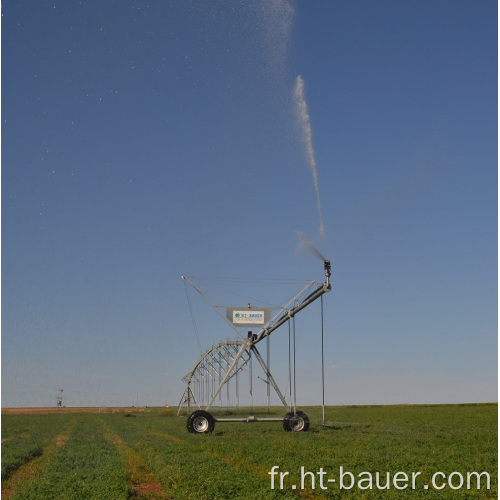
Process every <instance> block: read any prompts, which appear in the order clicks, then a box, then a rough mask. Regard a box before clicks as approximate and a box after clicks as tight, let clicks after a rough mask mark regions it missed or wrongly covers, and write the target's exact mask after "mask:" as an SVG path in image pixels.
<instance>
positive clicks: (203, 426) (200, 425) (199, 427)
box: [193, 417, 208, 432]
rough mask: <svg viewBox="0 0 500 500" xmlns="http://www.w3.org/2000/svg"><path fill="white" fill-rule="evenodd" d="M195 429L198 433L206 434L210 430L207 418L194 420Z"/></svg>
mask: <svg viewBox="0 0 500 500" xmlns="http://www.w3.org/2000/svg"><path fill="white" fill-rule="evenodd" d="M193 429H194V430H195V431H196V432H206V431H207V429H208V420H207V419H206V418H205V417H196V418H195V419H194V420H193Z"/></svg>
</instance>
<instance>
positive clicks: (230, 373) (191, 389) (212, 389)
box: [177, 260, 331, 434]
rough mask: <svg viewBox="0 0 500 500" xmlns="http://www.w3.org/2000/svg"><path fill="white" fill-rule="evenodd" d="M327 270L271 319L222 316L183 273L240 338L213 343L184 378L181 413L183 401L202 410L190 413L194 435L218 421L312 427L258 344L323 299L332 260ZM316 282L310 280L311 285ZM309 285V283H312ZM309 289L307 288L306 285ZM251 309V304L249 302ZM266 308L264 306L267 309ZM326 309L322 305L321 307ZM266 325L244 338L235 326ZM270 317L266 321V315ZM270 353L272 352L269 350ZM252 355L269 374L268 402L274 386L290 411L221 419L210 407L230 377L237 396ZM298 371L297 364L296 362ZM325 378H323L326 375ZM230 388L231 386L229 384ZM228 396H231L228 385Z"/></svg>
mask: <svg viewBox="0 0 500 500" xmlns="http://www.w3.org/2000/svg"><path fill="white" fill-rule="evenodd" d="M324 271H325V277H326V279H325V282H324V283H321V284H320V285H319V286H317V288H316V289H315V290H314V291H313V292H312V293H310V294H309V295H307V296H306V297H305V298H304V299H302V300H301V301H298V300H297V297H299V296H300V294H301V293H302V292H304V290H301V291H300V292H299V293H298V294H297V295H296V296H295V297H294V298H292V299H291V300H290V302H288V304H287V305H286V306H285V307H284V308H282V309H281V310H280V312H279V313H278V314H277V315H276V316H275V317H274V318H272V319H269V316H268V312H266V313H265V314H264V312H263V311H259V312H258V313H256V312H254V313H250V312H249V313H247V314H245V312H244V311H241V310H234V309H233V310H231V311H230V312H227V311H226V316H223V315H222V314H221V313H220V312H219V311H218V310H217V309H216V307H215V306H214V305H213V304H212V303H211V302H210V301H209V300H208V299H207V297H205V295H204V294H203V293H202V292H201V291H200V290H199V288H198V287H196V286H195V285H194V284H193V283H192V282H191V281H190V280H189V279H188V278H187V277H186V276H182V279H183V280H185V282H187V283H189V284H190V285H191V286H192V287H193V288H194V289H195V290H196V291H197V292H198V293H199V294H200V295H201V296H202V297H203V298H204V299H205V300H206V301H207V302H208V303H209V304H210V306H212V308H214V309H215V310H216V312H217V313H218V314H219V315H221V316H222V317H223V319H224V320H226V321H227V322H229V323H230V325H231V326H232V328H233V329H235V330H236V332H237V333H238V335H240V337H241V339H236V340H227V341H223V342H219V343H218V344H216V345H214V346H212V347H211V348H210V349H208V350H207V351H206V352H205V353H204V354H202V355H201V356H200V358H199V359H198V360H197V362H196V363H195V364H194V365H193V367H192V368H191V369H190V370H189V372H188V373H187V374H186V375H185V376H184V377H183V379H182V380H183V381H184V382H186V383H187V388H186V390H185V391H184V394H183V396H182V399H181V402H180V403H179V410H178V412H177V414H178V415H179V413H180V411H181V407H182V404H183V402H185V403H187V407H188V412H189V411H190V409H191V403H194V405H196V406H197V407H198V408H199V409H198V410H195V411H193V412H192V413H190V414H189V416H188V418H187V429H188V431H189V432H191V433H194V434H206V433H210V432H212V431H213V430H214V428H215V423H216V422H247V423H250V422H283V428H284V430H285V431H293V432H301V431H307V430H308V429H309V418H308V416H307V415H306V414H305V413H304V412H302V411H298V410H297V409H296V403H295V402H294V405H293V408H291V406H290V405H289V404H288V403H287V401H286V399H285V397H284V395H283V393H282V392H281V391H280V389H279V387H278V385H277V383H276V381H275V379H274V378H273V376H272V375H271V372H270V370H269V356H268V362H267V364H266V362H265V361H264V358H263V357H262V355H261V354H260V352H259V351H258V349H257V344H258V343H259V342H261V341H262V340H264V339H265V338H269V336H270V335H271V333H273V332H274V331H275V330H277V329H278V328H279V327H280V326H282V325H283V324H285V323H287V322H288V321H289V320H291V319H292V318H294V316H295V315H296V314H297V313H298V312H299V311H301V310H302V309H304V308H305V307H307V306H308V305H310V304H311V303H312V302H314V301H315V300H316V299H318V298H320V297H321V296H322V295H323V294H325V293H327V292H329V291H330V290H331V284H330V276H331V265H330V261H328V260H325V261H324ZM314 283H315V282H314V281H313V282H310V284H309V285H311V284H314ZM309 285H308V286H309ZM306 288H307V287H306ZM248 307H249V308H250V304H249V305H248ZM264 309H265V308H264ZM322 311H323V308H322ZM230 314H231V315H232V316H231V317H232V321H231V322H230V321H229V316H230ZM261 317H262V321H263V323H264V326H263V327H262V328H261V330H260V331H259V332H258V333H256V334H254V333H252V332H248V336H247V337H246V338H245V337H243V336H242V335H241V334H240V332H239V331H238V330H237V328H236V326H248V325H252V324H253V326H255V324H258V320H257V318H259V319H260V318H261ZM266 317H267V320H264V318H266ZM268 354H269V351H268ZM252 358H255V359H257V361H258V362H259V364H260V365H261V367H262V369H263V370H264V373H265V375H266V377H267V384H268V402H269V390H270V389H269V388H270V387H272V388H273V389H274V391H275V392H276V394H277V395H278V397H279V398H280V400H281V402H282V403H283V405H284V406H285V408H286V409H287V413H286V415H285V417H284V418H273V417H268V418H261V417H258V418H257V417H255V416H249V417H246V418H219V417H217V418H216V417H214V416H213V415H212V414H211V413H210V412H209V411H208V410H209V409H210V408H211V406H212V405H213V404H214V402H215V401H216V399H217V397H219V401H220V397H221V393H222V389H223V387H224V385H226V384H227V383H228V382H229V381H230V380H232V379H234V380H235V382H236V397H237V398H239V396H238V374H239V373H240V372H241V371H242V370H243V369H249V370H250V373H251V369H252V368H251V367H252ZM294 370H295V365H294ZM323 380H324V377H323ZM291 383H292V382H291V380H290V390H291ZM227 387H229V386H227ZM227 390H228V397H229V388H228V389H227ZM201 402H204V403H205V402H206V403H207V404H206V406H205V409H202V408H201V405H200V404H199V403H201ZM323 410H324V390H323Z"/></svg>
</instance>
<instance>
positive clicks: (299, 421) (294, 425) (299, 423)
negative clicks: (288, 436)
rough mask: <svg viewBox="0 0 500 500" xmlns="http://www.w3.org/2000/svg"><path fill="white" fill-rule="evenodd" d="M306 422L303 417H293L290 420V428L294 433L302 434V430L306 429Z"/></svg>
mask: <svg viewBox="0 0 500 500" xmlns="http://www.w3.org/2000/svg"><path fill="white" fill-rule="evenodd" d="M304 426H305V422H304V419H303V418H302V417H292V418H291V419H290V427H291V429H292V431H293V432H300V431H301V430H302V429H304Z"/></svg>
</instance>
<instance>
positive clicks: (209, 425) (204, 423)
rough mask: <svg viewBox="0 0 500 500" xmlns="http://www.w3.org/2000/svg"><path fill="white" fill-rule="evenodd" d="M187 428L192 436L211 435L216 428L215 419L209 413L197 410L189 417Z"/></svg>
mask: <svg viewBox="0 0 500 500" xmlns="http://www.w3.org/2000/svg"><path fill="white" fill-rule="evenodd" d="M186 427H187V430H188V431H189V432H191V433H192V434H209V433H210V432H213V430H214V428H215V419H214V417H213V416H212V415H211V414H210V413H208V411H205V410H196V411H194V412H193V413H191V415H189V417H188V419H187V422H186Z"/></svg>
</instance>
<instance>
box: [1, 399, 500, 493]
mask: <svg viewBox="0 0 500 500" xmlns="http://www.w3.org/2000/svg"><path fill="white" fill-rule="evenodd" d="M302 409H303V410H305V411H306V413H307V414H308V415H309V417H310V420H311V428H310V430H309V432H304V433H286V432H284V431H283V429H282V426H281V423H279V422H276V423H255V424H246V423H223V422H218V423H216V426H215V430H214V432H213V433H212V434H209V435H193V434H189V433H188V432H187V430H186V418H185V416H184V417H182V418H181V417H176V416H175V410H173V409H168V410H166V409H148V411H144V412H136V413H94V414H92V413H71V414H70V413H68V414H64V413H58V414H54V415H5V416H3V417H2V438H3V439H6V441H5V442H4V444H3V445H2V474H3V475H4V474H5V476H3V479H4V481H3V488H4V490H3V493H2V498H7V497H11V498H14V499H16V498H21V499H30V498H33V499H35V498H36V499H37V500H38V499H39V500H44V499H49V498H51V499H53V498H68V499H71V498H75V499H76V498H88V499H94V498H95V499H100V498H106V499H115V498H116V499H121V498H135V497H138V496H139V497H142V498H173V499H178V500H183V499H197V500H201V499H210V500H213V499H239V498H240V499H254V498H255V499H274V498H276V499H279V498H283V499H285V498H286V499H288V498H290V499H291V498H341V497H342V498H344V497H349V498H353V499H354V498H356V499H359V498H366V499H371V498H373V499H376V498H388V499H389V498H402V497H403V496H404V497H411V498H426V499H427V498H436V499H437V498H459V499H460V498H464V499H465V498H497V496H498V475H497V456H498V447H497V415H498V407H497V405H496V404H483V405H425V406H413V405H410V406H358V407H352V406H351V407H329V408H327V410H326V426H322V425H321V423H322V414H321V408H319V407H311V408H302ZM226 413H227V412H225V411H223V410H219V411H214V414H215V415H216V416H225V414H226ZM231 413H232V414H233V415H239V414H240V415H242V416H246V415H248V414H249V413H248V412H246V411H245V410H238V411H235V410H232V412H231ZM253 413H254V414H255V415H256V416H258V415H261V416H268V414H267V411H266V409H264V408H260V409H255V411H254V412H253ZM273 415H276V416H283V415H284V411H283V409H273V411H272V414H271V416H273ZM42 417H44V418H42ZM30 443H31V444H30ZM35 444H36V446H35ZM30 446H31V448H30ZM30 450H31V451H30ZM37 456H38V458H36V457H37ZM44 457H45V459H44ZM37 461H38V462H37ZM4 462H5V464H6V468H5V472H4ZM36 463H38V465H37V466H36V467H34V469H35V473H34V474H32V475H28V476H26V474H23V470H24V469H25V468H26V467H29V466H30V464H35V465H36ZM273 466H278V467H279V469H277V470H278V472H283V473H284V472H288V474H287V475H285V476H283V489H280V488H279V475H278V476H276V479H275V489H274V490H271V476H270V475H269V472H270V471H271V469H272V467H273ZM341 466H342V467H343V470H344V471H348V472H350V473H351V474H352V475H353V476H352V478H353V479H354V484H353V487H352V488H351V489H343V490H342V491H341V490H340V488H339V480H340V477H339V472H340V467H341ZM301 467H303V469H304V471H307V472H312V473H313V474H314V480H315V484H314V488H313V487H312V486H313V485H312V478H311V476H312V474H309V475H307V474H306V475H305V480H304V489H302V488H301ZM321 469H322V470H323V471H324V473H325V474H324V476H323V479H324V483H323V485H324V486H326V487H327V488H328V489H321V488H320V484H319V478H320V476H319V475H318V474H317V473H318V472H319V471H320V470H321ZM396 472H401V473H406V474H407V475H408V476H409V478H410V480H409V481H408V482H407V483H404V481H402V482H399V483H397V482H396V485H399V486H401V485H404V484H407V485H408V486H407V488H406V489H404V490H398V489H397V488H396V487H395V485H394V482H392V479H393V476H394V474H395V473H396ZM436 472H442V473H443V474H444V475H445V476H446V477H448V476H450V474H452V473H455V474H454V475H452V476H451V477H452V486H454V487H456V486H457V485H458V484H459V480H460V475H461V477H463V478H464V480H465V483H464V485H463V487H462V488H458V489H452V488H451V487H449V486H447V485H446V484H445V479H444V477H445V476H439V477H438V479H439V481H438V482H437V485H438V486H439V485H440V484H445V487H444V488H443V489H441V490H437V489H435V488H434V486H433V484H432V482H431V478H432V476H433V474H434V473H436ZM470 472H478V473H481V472H488V474H489V475H490V481H491V483H490V489H487V488H486V481H485V476H482V478H481V479H482V483H481V486H482V487H481V488H480V489H476V478H475V476H472V477H471V479H473V481H472V484H471V486H472V489H467V484H466V479H467V473H470ZM368 473H370V474H368ZM377 473H378V474H379V483H380V484H381V485H382V486H383V485H385V483H386V479H387V473H389V474H390V479H391V481H390V482H389V484H388V485H389V488H388V489H379V488H377V487H376V483H375V478H376V474H377ZM412 473H414V474H417V476H416V477H415V486H416V489H415V490H412V489H411V475H412ZM459 474H460V475H459ZM370 475H371V478H372V480H373V482H372V488H371V489H369V488H368V489H361V488H360V487H359V486H361V487H367V486H369V485H370V483H369V477H370ZM399 477H400V478H401V477H402V476H399ZM19 478H21V480H20V479H19ZM329 478H334V479H336V482H335V483H333V482H330V483H328V482H327V479H329ZM350 482H351V479H350V476H348V475H346V476H344V485H346V486H349V484H350ZM292 485H295V486H296V489H292Z"/></svg>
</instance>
